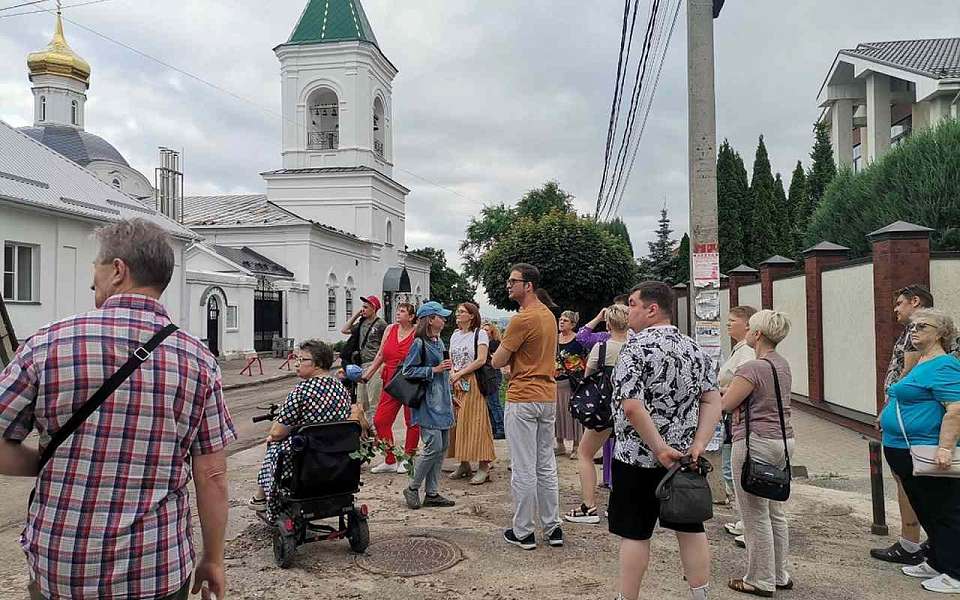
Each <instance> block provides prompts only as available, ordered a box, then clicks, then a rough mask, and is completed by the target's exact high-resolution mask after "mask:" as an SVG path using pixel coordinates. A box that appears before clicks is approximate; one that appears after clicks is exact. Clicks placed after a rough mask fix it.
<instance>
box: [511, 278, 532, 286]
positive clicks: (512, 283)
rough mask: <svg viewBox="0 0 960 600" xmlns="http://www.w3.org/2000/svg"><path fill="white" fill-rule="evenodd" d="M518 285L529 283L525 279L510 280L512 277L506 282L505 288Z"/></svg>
mask: <svg viewBox="0 0 960 600" xmlns="http://www.w3.org/2000/svg"><path fill="white" fill-rule="evenodd" d="M518 283H530V282H529V281H527V280H526V279H514V278H512V277H511V278H510V279H508V280H507V286H508V287H513V286H515V285H517V284H518Z"/></svg>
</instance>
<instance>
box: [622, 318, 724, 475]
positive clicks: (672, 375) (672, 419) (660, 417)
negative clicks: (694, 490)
mask: <svg viewBox="0 0 960 600" xmlns="http://www.w3.org/2000/svg"><path fill="white" fill-rule="evenodd" d="M613 386H614V389H613V397H614V405H615V408H616V414H615V423H614V433H615V434H616V439H617V444H616V452H615V455H614V456H615V458H616V459H617V460H619V461H620V462H624V463H627V464H631V465H635V466H639V467H656V466H659V463H658V462H657V459H656V456H655V455H654V453H653V452H652V451H651V450H650V449H649V448H647V445H646V444H644V442H643V439H641V437H640V434H639V433H637V431H636V430H635V429H634V428H633V425H631V424H630V421H629V420H628V419H627V416H626V414H625V413H624V410H623V401H624V400H625V399H629V398H637V399H640V400H643V403H644V405H645V406H646V408H647V411H649V413H650V416H651V417H652V418H653V422H654V424H655V425H656V426H657V429H659V431H660V435H661V436H663V439H664V440H665V441H666V443H667V444H669V445H670V446H671V447H673V448H676V449H677V450H679V451H681V452H686V451H687V450H688V449H689V448H690V447H691V446H692V445H693V438H694V436H695V434H696V432H697V425H698V422H699V418H700V396H701V395H702V394H703V393H704V392H708V391H711V390H716V389H718V388H717V367H716V365H715V364H714V363H713V361H712V360H711V359H710V357H709V356H707V354H706V353H705V352H704V351H703V350H701V348H700V346H698V345H697V343H696V342H694V341H693V340H692V339H690V338H689V337H687V336H685V335H683V334H681V333H680V332H679V331H678V330H677V328H676V327H672V326H663V327H649V328H647V329H644V330H643V331H641V332H639V333H635V334H633V335H631V336H630V339H629V340H628V341H627V343H626V344H625V345H624V346H623V349H622V350H621V351H620V357H619V359H618V360H617V366H616V368H615V369H614V372H613Z"/></svg>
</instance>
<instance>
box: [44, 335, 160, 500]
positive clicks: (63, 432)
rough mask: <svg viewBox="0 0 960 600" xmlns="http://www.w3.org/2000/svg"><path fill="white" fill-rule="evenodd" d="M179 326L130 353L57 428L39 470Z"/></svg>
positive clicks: (154, 337)
mask: <svg viewBox="0 0 960 600" xmlns="http://www.w3.org/2000/svg"><path fill="white" fill-rule="evenodd" d="M177 329H178V327H177V326H176V325H174V324H173V323H170V324H169V325H167V326H166V327H164V328H163V329H161V330H160V331H158V332H157V333H155V334H154V336H153V337H152V338H150V340H149V341H147V343H146V344H144V345H143V346H140V347H139V348H137V349H136V350H134V351H133V354H131V355H130V358H128V359H127V362H125V363H123V366H122V367H120V368H119V369H117V372H116V373H114V374H113V375H111V376H110V378H109V379H107V380H106V381H104V382H103V385H101V386H100V389H98V390H97V391H96V392H94V393H93V395H92V396H90V399H89V400H87V401H86V403H85V404H84V405H83V406H81V407H80V410H78V411H77V412H76V413H74V414H73V416H72V417H70V420H69V421H67V423H66V424H65V425H64V426H63V427H61V428H60V429H58V430H57V432H56V433H54V434H53V436H51V438H50V443H49V444H47V446H46V447H45V448H44V449H43V453H42V454H41V455H40V467H39V469H37V472H38V473H39V472H40V471H42V470H43V467H44V465H46V464H47V462H48V461H49V460H50V459H51V458H53V453H54V452H56V450H57V448H58V447H59V446H60V444H62V443H63V442H64V441H65V440H66V439H67V438H68V437H70V435H71V434H72V433H73V432H74V431H76V430H77V429H78V428H79V427H80V425H82V424H83V422H84V421H86V420H87V417H89V416H90V415H92V414H93V412H94V411H95V410H97V409H98V408H100V405H101V404H103V403H104V401H105V400H106V399H107V398H109V397H110V395H111V394H113V393H114V392H115V391H117V388H118V387H120V385H121V384H122V383H123V382H124V381H126V380H127V378H128V377H130V375H132V374H133V372H134V371H136V370H137V369H139V368H140V365H142V364H143V363H144V362H145V361H146V360H147V359H148V358H150V354H151V353H152V352H153V351H154V350H156V349H157V346H159V345H160V343H161V342H162V341H163V340H165V339H167V336H169V335H170V334H171V333H173V332H174V331H176V330H177ZM30 500H31V501H33V494H32V493H31V494H30Z"/></svg>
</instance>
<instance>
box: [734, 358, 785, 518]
mask: <svg viewBox="0 0 960 600" xmlns="http://www.w3.org/2000/svg"><path fill="white" fill-rule="evenodd" d="M763 360H764V361H766V362H767V363H768V364H769V365H770V368H771V369H773V387H774V391H775V392H776V395H777V412H778V413H779V415H780V433H781V434H782V435H783V455H784V457H785V458H786V463H787V466H786V467H784V468H782V469H781V468H780V467H777V466H774V465H768V464H766V463H762V462H757V461H755V460H753V459H752V458H751V457H750V397H749V396H748V397H747V410H746V413H747V414H746V419H747V456H746V458H745V459H744V461H743V472H742V473H741V474H740V485H741V486H742V487H743V491H745V492H747V493H748V494H753V495H754V496H760V497H761V498H766V499H768V500H777V501H778V502H783V501H785V500H786V499H787V498H789V497H790V451H789V450H788V449H787V426H786V424H785V423H784V420H783V398H782V397H781V395H780V378H779V377H778V376H777V368H776V367H775V366H774V365H773V363H772V362H770V361H769V360H767V359H766V358H764V359H763ZM752 395H753V394H751V396H752Z"/></svg>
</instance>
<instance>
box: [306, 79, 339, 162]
mask: <svg viewBox="0 0 960 600" xmlns="http://www.w3.org/2000/svg"><path fill="white" fill-rule="evenodd" d="M339 147H340V103H339V101H338V99H337V94H336V93H334V91H333V90H331V89H328V88H319V89H316V90H314V91H312V92H311V93H310V95H309V96H308V97H307V148H308V149H310V150H336V149H337V148H339Z"/></svg>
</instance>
